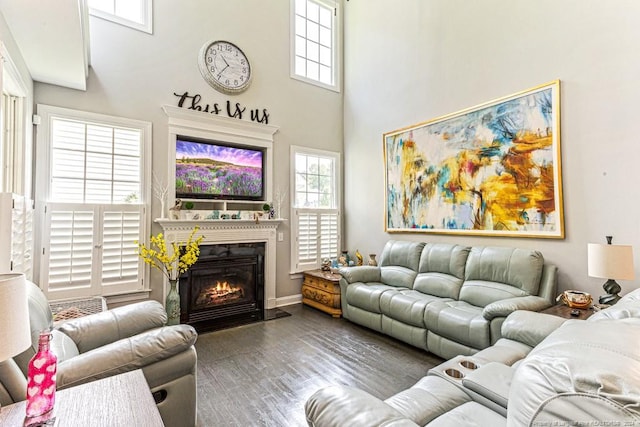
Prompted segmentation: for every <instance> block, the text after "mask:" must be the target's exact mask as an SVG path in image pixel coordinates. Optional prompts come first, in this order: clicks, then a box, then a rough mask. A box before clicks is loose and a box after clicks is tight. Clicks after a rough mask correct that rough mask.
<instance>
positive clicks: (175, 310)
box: [164, 279, 180, 325]
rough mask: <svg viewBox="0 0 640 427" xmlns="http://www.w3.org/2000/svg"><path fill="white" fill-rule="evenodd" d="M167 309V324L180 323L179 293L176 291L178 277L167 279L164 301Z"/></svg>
mask: <svg viewBox="0 0 640 427" xmlns="http://www.w3.org/2000/svg"><path fill="white" fill-rule="evenodd" d="M164 308H165V310H166V311H167V325H179V324H180V294H179V293H178V279H173V280H171V279H170V280H169V293H167V299H166V301H165V307H164Z"/></svg>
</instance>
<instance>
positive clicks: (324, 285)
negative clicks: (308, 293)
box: [303, 276, 340, 293]
mask: <svg viewBox="0 0 640 427" xmlns="http://www.w3.org/2000/svg"><path fill="white" fill-rule="evenodd" d="M303 283H304V284H305V285H307V286H310V287H312V288H317V289H322V290H324V291H326V292H333V293H340V285H339V284H334V283H332V282H329V281H327V280H322V279H319V278H317V277H313V276H305V278H304V282H303Z"/></svg>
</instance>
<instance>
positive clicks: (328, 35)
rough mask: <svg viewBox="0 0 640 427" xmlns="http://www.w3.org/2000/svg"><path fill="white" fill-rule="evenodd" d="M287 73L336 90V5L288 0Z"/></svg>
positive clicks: (317, 0) (321, 0) (337, 36)
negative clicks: (289, 22) (288, 52)
mask: <svg viewBox="0 0 640 427" xmlns="http://www.w3.org/2000/svg"><path fill="white" fill-rule="evenodd" d="M291 8H292V13H291V45H292V46H291V77H293V78H295V79H299V80H302V81H306V82H309V83H313V84H317V85H320V86H323V87H326V88H329V89H332V90H335V91H337V90H339V87H340V85H339V79H338V75H339V74H338V68H339V66H338V64H339V61H338V58H339V55H338V53H339V52H338V50H339V49H338V48H339V46H340V40H339V25H338V5H337V4H336V2H333V1H332V2H329V1H326V0H291Z"/></svg>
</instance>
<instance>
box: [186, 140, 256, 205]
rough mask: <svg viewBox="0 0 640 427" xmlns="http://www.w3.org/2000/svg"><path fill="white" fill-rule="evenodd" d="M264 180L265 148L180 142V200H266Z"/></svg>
mask: <svg viewBox="0 0 640 427" xmlns="http://www.w3.org/2000/svg"><path fill="white" fill-rule="evenodd" d="M264 178H265V152H264V150H263V149H261V148H257V147H245V146H240V145H233V144H229V143H226V142H218V141H212V140H204V139H198V138H193V137H186V136H178V137H177V138H176V198H182V199H217V200H264V199H263V198H264Z"/></svg>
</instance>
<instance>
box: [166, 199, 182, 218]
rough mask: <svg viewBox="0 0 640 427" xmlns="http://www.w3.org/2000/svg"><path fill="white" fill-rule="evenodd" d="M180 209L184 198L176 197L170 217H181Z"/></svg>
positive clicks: (170, 210)
mask: <svg viewBox="0 0 640 427" xmlns="http://www.w3.org/2000/svg"><path fill="white" fill-rule="evenodd" d="M180 210H182V200H180V199H176V201H175V204H174V205H173V207H172V208H171V209H169V219H180Z"/></svg>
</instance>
